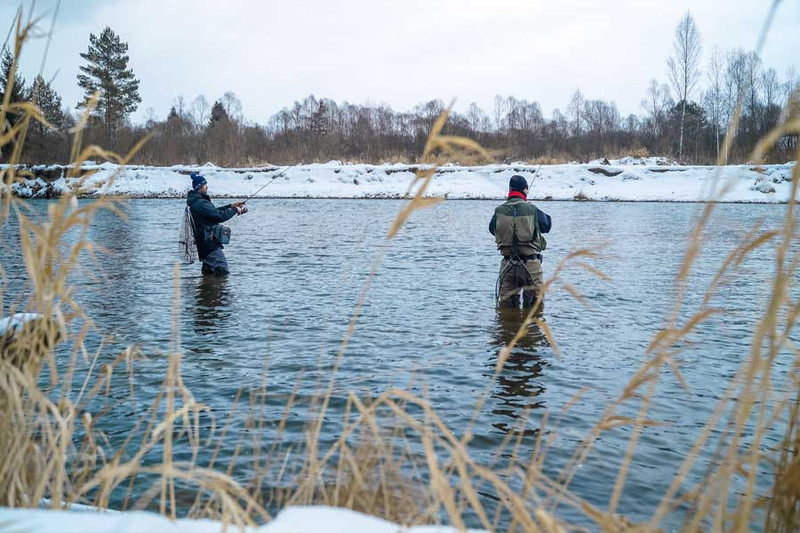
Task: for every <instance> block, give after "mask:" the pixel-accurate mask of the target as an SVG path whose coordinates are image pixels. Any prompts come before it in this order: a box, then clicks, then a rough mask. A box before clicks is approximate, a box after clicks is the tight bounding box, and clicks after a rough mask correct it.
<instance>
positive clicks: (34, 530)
mask: <svg viewBox="0 0 800 533" xmlns="http://www.w3.org/2000/svg"><path fill="white" fill-rule="evenodd" d="M0 529H2V531H4V532H8V533H22V532H25V533H85V532H87V531H92V532H98V533H100V532H109V533H111V532H114V533H119V532H128V533H134V532H137V533H138V532H143V533H155V532H159V533H161V532H164V533H219V532H221V531H223V530H225V531H230V532H238V531H241V530H240V529H239V528H236V527H233V526H230V525H229V526H228V527H227V528H226V529H223V524H222V523H221V522H217V521H214V520H190V519H180V520H175V521H173V520H169V519H168V518H165V517H163V516H160V515H158V514H155V513H148V512H144V511H136V512H130V513H119V512H97V511H95V510H93V509H91V508H86V507H81V508H79V509H78V510H75V509H73V510H72V511H52V510H43V509H9V508H0ZM245 531H246V532H247V533H279V532H280V533H317V532H320V531H325V532H326V533H401V532H407V533H455V531H457V530H456V529H454V528H451V527H445V526H414V527H403V526H400V525H398V524H394V523H392V522H388V521H386V520H382V519H380V518H375V517H373V516H368V515H365V514H361V513H357V512H355V511H351V510H349V509H337V508H334V507H322V506H315V507H288V508H286V509H284V510H283V511H281V512H280V513H279V514H278V516H277V517H276V518H275V519H274V520H272V522H270V523H269V524H266V525H263V526H261V527H258V528H247V529H246V530H245ZM470 531H473V532H477V531H478V530H470Z"/></svg>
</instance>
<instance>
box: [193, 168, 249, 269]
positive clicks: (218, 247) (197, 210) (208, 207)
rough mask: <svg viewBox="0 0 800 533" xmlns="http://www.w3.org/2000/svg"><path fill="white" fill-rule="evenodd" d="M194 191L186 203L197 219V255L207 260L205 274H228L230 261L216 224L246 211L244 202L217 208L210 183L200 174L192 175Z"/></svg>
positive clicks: (203, 260) (205, 261)
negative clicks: (226, 255) (224, 250)
mask: <svg viewBox="0 0 800 533" xmlns="http://www.w3.org/2000/svg"><path fill="white" fill-rule="evenodd" d="M191 178H192V190H191V191H189V196H188V198H187V199H186V205H188V206H189V209H190V211H191V214H192V219H193V220H194V238H195V243H196V244H197V257H198V258H199V259H200V261H202V262H203V269H202V272H203V275H206V276H226V275H227V274H228V261H227V260H226V259H225V254H224V253H223V252H222V243H221V242H219V239H218V238H217V237H215V234H214V227H215V226H217V225H218V224H222V223H223V222H225V221H226V220H229V219H231V218H233V217H234V216H236V215H241V214H242V213H244V212H245V208H244V204H243V203H242V202H235V203H232V204H228V205H225V206H222V207H214V204H212V203H211V198H209V196H208V182H207V181H206V179H205V178H204V177H203V176H201V175H200V174H195V173H194V172H193V173H192V175H191Z"/></svg>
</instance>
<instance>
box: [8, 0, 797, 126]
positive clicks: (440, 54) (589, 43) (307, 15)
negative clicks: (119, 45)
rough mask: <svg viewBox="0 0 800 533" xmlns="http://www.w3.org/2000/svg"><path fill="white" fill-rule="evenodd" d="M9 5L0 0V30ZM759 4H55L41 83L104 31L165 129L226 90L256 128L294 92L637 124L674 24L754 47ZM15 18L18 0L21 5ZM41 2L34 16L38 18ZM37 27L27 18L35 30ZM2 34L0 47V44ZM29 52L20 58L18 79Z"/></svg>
mask: <svg viewBox="0 0 800 533" xmlns="http://www.w3.org/2000/svg"><path fill="white" fill-rule="evenodd" d="M19 4H20V2H19V1H18V0H0V21H5V24H4V27H3V31H4V32H5V31H7V28H8V26H9V24H10V23H11V21H12V19H13V16H14V13H15V11H16V9H17V7H18V6H19ZM770 4H771V2H770V0H724V1H723V0H692V1H688V0H670V1H662V0H658V1H656V0H605V1H604V0H596V1H588V0H549V1H541V0H492V1H483V2H479V1H475V0H397V1H392V2H389V1H380V0H355V1H347V0H339V1H336V0H294V1H285V0H283V1H272V0H264V1H257V0H62V2H61V7H60V11H59V12H58V17H57V20H56V26H55V31H54V34H53V39H52V44H51V47H50V53H49V55H48V57H47V60H46V65H45V69H44V74H45V78H47V79H49V78H51V77H53V76H55V78H54V82H53V85H54V87H55V88H56V90H57V91H58V92H59V93H60V94H61V95H62V97H63V98H64V102H65V103H66V104H69V105H70V106H74V105H75V104H76V103H77V102H78V101H79V100H80V99H81V94H82V93H81V90H80V89H79V88H78V86H77V81H76V75H77V74H78V67H79V65H81V64H82V60H81V58H80V56H79V55H78V54H79V53H81V52H85V51H86V49H87V47H88V42H89V33H90V32H94V33H99V32H100V31H102V29H103V28H104V27H105V26H111V28H112V29H113V30H114V31H115V32H117V33H118V34H119V35H120V36H121V37H122V39H123V40H125V41H127V42H128V43H129V46H130V48H129V54H130V57H131V61H130V66H131V67H132V68H133V70H134V73H135V74H136V75H137V76H138V77H139V79H140V80H141V84H140V94H141V96H142V104H141V106H140V108H139V110H138V111H137V113H136V114H135V115H134V119H137V120H140V119H141V118H142V117H143V116H144V114H145V110H146V109H147V108H151V107H152V108H154V110H155V112H156V114H157V116H159V117H164V116H166V114H167V112H168V111H169V107H170V105H171V104H172V102H173V101H174V99H175V97H176V96H177V95H179V94H180V95H183V96H184V97H185V98H186V100H187V101H191V100H192V99H193V98H194V97H195V96H197V95H198V94H204V95H205V96H206V98H207V99H208V100H209V101H210V102H211V101H213V100H214V99H216V98H219V97H220V96H221V95H222V94H223V93H224V92H225V91H229V90H230V91H234V92H235V93H236V95H237V96H238V97H239V98H240V100H241V101H242V105H243V109H244V114H245V116H246V117H247V118H249V119H251V120H255V121H257V122H259V123H264V122H266V121H267V119H268V118H269V117H270V115H272V114H273V113H275V112H276V111H278V110H279V109H281V108H282V107H286V106H290V105H291V104H292V103H293V102H294V101H295V100H299V99H301V98H303V97H305V96H306V95H308V94H314V95H315V96H317V97H322V96H325V97H329V98H333V99H334V100H337V101H342V100H347V101H350V102H354V103H363V102H365V101H370V102H374V103H378V102H385V103H387V104H389V105H391V106H392V107H393V108H395V109H397V110H407V109H410V108H411V107H412V106H413V105H415V104H417V103H419V102H422V101H426V100H430V99H432V98H441V99H442V100H444V101H445V102H446V103H447V102H449V101H450V100H451V99H452V98H456V99H457V104H456V108H457V109H466V107H467V106H468V105H469V103H470V102H472V101H475V102H477V103H478V104H479V105H480V106H481V107H482V108H483V109H484V110H485V111H487V112H490V110H491V107H492V99H493V98H494V96H495V95H496V94H498V93H499V94H502V95H504V96H505V95H514V96H516V97H517V98H520V99H521V98H525V99H527V100H535V101H538V102H540V104H541V105H542V109H543V111H544V113H545V116H550V114H551V112H552V110H553V109H554V108H560V109H562V110H564V108H565V107H566V105H567V102H568V100H569V97H570V95H571V94H572V92H573V91H574V90H575V89H576V88H580V89H581V90H582V91H583V92H584V94H585V95H586V96H587V97H588V98H602V99H606V100H613V101H615V102H616V103H617V106H618V107H619V110H620V112H621V113H622V114H628V113H637V114H639V113H641V112H642V109H641V107H640V104H639V102H640V100H641V99H642V97H643V96H644V92H645V89H646V87H647V84H648V83H649V80H650V79H651V78H657V79H659V80H660V81H664V82H665V81H666V59H667V57H668V55H669V54H670V52H671V45H672V38H673V32H674V28H675V26H676V24H677V23H678V21H679V19H680V18H681V16H682V15H683V14H684V13H685V12H686V11H687V10H691V12H692V14H693V15H694V16H695V19H696V21H697V25H698V27H699V29H700V32H701V34H702V39H703V47H704V50H703V52H704V59H707V57H708V54H709V53H710V51H711V48H712V47H713V46H714V45H718V46H720V47H722V48H723V49H731V48H735V47H742V48H744V49H747V50H750V49H753V48H754V46H755V43H756V40H757V37H758V32H759V29H760V27H761V25H762V23H763V21H764V19H765V17H766V14H767V11H768V8H769V5H770ZM24 5H25V8H26V9H27V8H29V6H30V0H26V1H25V4H24ZM55 5H56V0H38V1H37V2H36V3H35V12H36V13H37V14H39V15H47V16H49V17H52V14H53V10H54V7H55ZM50 20H51V19H50V18H47V19H44V20H43V21H42V24H41V25H42V28H43V29H45V30H46V29H49V26H50ZM4 38H5V34H3V35H0V39H4ZM44 44H45V42H44V40H43V39H38V40H36V41H34V42H32V43H31V44H30V46H28V47H27V48H26V50H25V52H24V53H23V57H22V71H23V74H24V75H25V76H26V79H27V80H29V81H30V79H32V78H33V76H34V75H35V74H36V73H37V72H38V71H39V67H40V64H41V61H42V56H43V51H44ZM798 53H800V1H798V0H783V2H782V4H781V6H780V7H779V10H778V13H777V16H776V19H775V22H774V24H773V28H772V31H771V33H770V34H769V36H768V40H767V44H766V48H765V51H764V54H763V59H764V62H765V63H766V64H767V65H769V66H772V67H775V68H776V69H777V70H778V72H779V74H780V75H781V78H783V76H784V74H785V72H786V70H787V69H788V68H789V67H790V66H792V65H795V66H797V67H800V58H799V57H798Z"/></svg>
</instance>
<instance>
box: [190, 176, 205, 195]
mask: <svg viewBox="0 0 800 533" xmlns="http://www.w3.org/2000/svg"><path fill="white" fill-rule="evenodd" d="M191 178H192V189H194V190H195V191H199V190H200V188H201V187H202V186H203V185H206V184H207V183H208V182H207V181H206V179H205V178H204V177H203V176H201V175H200V174H196V173H194V172H192V175H191Z"/></svg>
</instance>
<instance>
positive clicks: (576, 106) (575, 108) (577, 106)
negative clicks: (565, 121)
mask: <svg viewBox="0 0 800 533" xmlns="http://www.w3.org/2000/svg"><path fill="white" fill-rule="evenodd" d="M585 102H586V99H585V98H584V97H583V93H582V92H581V90H580V89H576V90H575V92H574V93H572V98H570V99H569V104H568V105H567V117H568V118H569V122H570V129H571V131H572V135H574V136H576V137H577V136H580V134H581V133H582V132H583V127H584V122H585V119H584V116H583V109H584V103H585Z"/></svg>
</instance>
